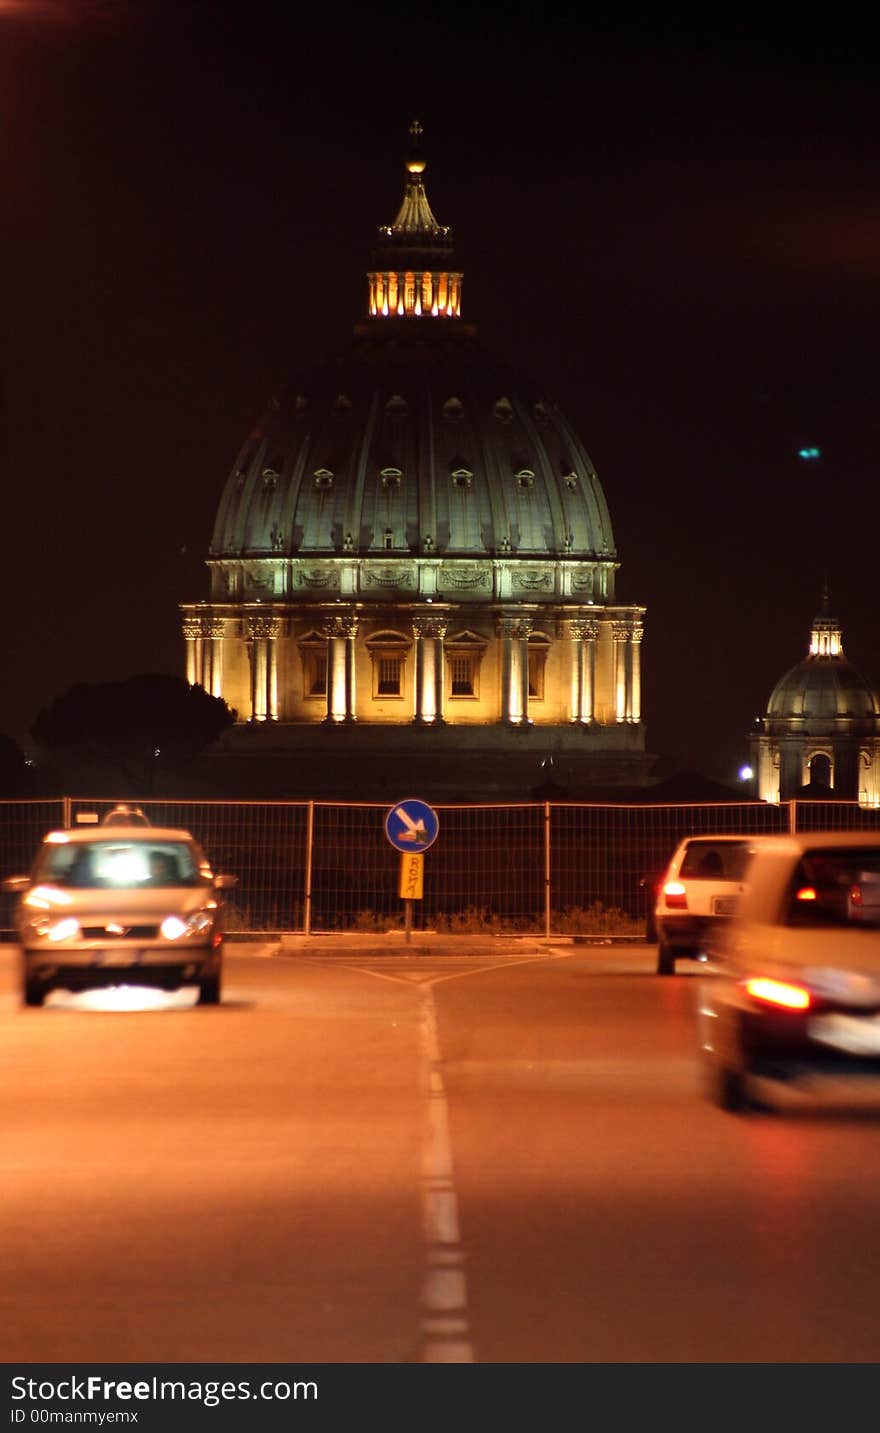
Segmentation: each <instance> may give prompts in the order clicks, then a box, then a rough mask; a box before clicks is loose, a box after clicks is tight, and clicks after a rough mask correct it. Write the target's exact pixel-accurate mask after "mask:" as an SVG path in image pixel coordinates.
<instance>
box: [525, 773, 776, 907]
mask: <svg viewBox="0 0 880 1433" xmlns="http://www.w3.org/2000/svg"><path fill="white" fill-rule="evenodd" d="M787 829H788V812H787V809H786V808H784V807H779V806H769V805H768V804H767V803H766V802H763V801H754V802H751V801H750V802H724V803H718V804H707V805H696V806H624V805H621V806H600V805H585V806H581V805H575V804H573V803H572V804H571V805H564V806H562V805H560V806H551V828H550V891H551V915H550V924H551V930H552V933H553V934H562V933H565V932H572V931H574V932H577V931H578V930H586V929H596V930H598V931H602V930H603V929H604V930H605V931H606V933H609V934H614V933H621V934H623V933H626V931H627V927H628V926H630V927H632V929H633V931H635V930H636V929H639V928H643V927H644V924H645V917H646V915H647V911H648V903H649V901H650V899H651V882H652V878H654V877H655V876H657V875H659V874H660V873H661V872H662V871H663V870H664V869H665V867H666V865H667V864H668V862H669V860H670V857H671V856H672V853H673V851H674V850H675V848H676V846H677V845H678V843H679V841H680V840H681V839H682V838H683V837H684V836H691V835H699V834H700V832H706V833H707V834H708V833H710V832H711V833H713V834H714V833H719V832H726V833H728V834H731V835H733V834H736V833H739V832H744V833H746V834H748V835H755V834H757V833H758V832H764V833H768V834H769V833H771V832H774V831H786V830H787Z"/></svg>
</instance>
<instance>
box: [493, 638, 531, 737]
mask: <svg viewBox="0 0 880 1433" xmlns="http://www.w3.org/2000/svg"><path fill="white" fill-rule="evenodd" d="M497 630H498V633H499V635H500V637H501V720H502V722H506V723H508V724H509V725H512V726H522V725H525V724H526V723H527V722H528V720H529V633H530V632H531V630H532V624H531V621H530V620H529V618H527V617H518V616H517V617H499V619H498V628H497Z"/></svg>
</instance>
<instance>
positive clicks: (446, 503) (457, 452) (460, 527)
mask: <svg viewBox="0 0 880 1433" xmlns="http://www.w3.org/2000/svg"><path fill="white" fill-rule="evenodd" d="M413 131H414V135H413V137H414V139H417V137H418V133H419V132H420V131H419V129H418V126H413ZM424 168H425V162H424V160H423V159H422V158H421V155H420V154H419V153H418V152H417V151H415V152H412V153H411V154H410V156H409V158H408V159H407V162H406V166H405V176H406V177H405V192H404V198H403V202H402V204H401V207H400V210H399V212H398V214H397V217H396V219H395V221H394V223H393V224H391V225H388V226H383V227H382V228H381V229H380V230H379V243H378V246H377V249H376V250H375V252H374V256H373V265H372V268H371V270H370V273H369V275H368V281H369V303H368V311H369V317H368V318H367V320H366V321H365V322H363V323H360V324H358V325H357V326H356V329H355V333H354V337H353V341H352V342H351V344H350V346H349V347H348V348H347V349H346V350H345V351H344V352H342V353H341V354H339V355H337V356H334V357H333V358H331V359H329V360H328V361H325V362H321V363H315V364H306V365H304V366H303V367H302V368H301V369H300V370H299V371H298V372H297V373H296V374H295V375H294V376H293V378H292V379H291V380H290V381H289V382H288V383H286V384H285V386H284V388H283V389H281V390H280V391H279V392H277V393H276V394H275V395H274V396H273V398H272V399H271V401H270V403H269V404H268V405H267V407H266V409H265V411H264V413H263V415H262V417H261V418H260V421H259V422H258V423H257V425H256V427H255V429H254V430H253V431H252V433H251V434H250V435H249V437H248V438H247V440H246V442H245V443H244V444H243V446H242V448H241V450H240V452H239V454H238V456H237V458H236V461H235V463H234V464H233V467H232V471H231V472H230V474H229V477H228V479H227V482H226V486H225V490H224V492H223V495H222V499H221V502H220V505H219V509H218V513H217V520H216V523H215V526H214V532H213V537H212V541H211V547H210V555H211V557H213V558H221V559H223V558H233V557H248V556H253V557H260V556H266V555H269V554H278V555H287V556H295V555H313V556H322V557H325V556H326V557H332V556H334V555H341V554H343V553H356V554H360V555H363V556H371V555H376V554H379V553H388V552H391V553H397V554H401V555H415V556H420V555H431V556H439V557H452V556H464V557H475V556H476V557H479V556H486V555H493V556H494V555H501V554H504V555H505V556H508V555H509V556H513V557H515V556H517V555H521V556H524V557H529V558H532V557H535V556H554V557H560V558H563V557H564V558H575V557H576V558H581V559H583V558H598V559H600V560H602V561H604V562H606V563H608V562H611V561H613V559H614V556H615V552H614V539H613V535H612V530H611V522H610V518H609V515H608V508H607V506H606V502H605V496H604V493H603V491H602V487H601V484H600V482H599V479H598V477H597V475H596V471H595V468H594V467H593V464H592V462H591V461H590V458H589V457H588V455H587V453H586V451H585V449H584V447H583V445H582V444H581V441H580V439H579V438H578V436H577V434H576V433H575V431H574V429H573V428H572V427H571V425H570V424H569V423H568V421H567V420H566V418H565V417H564V416H563V414H562V413H561V412H560V411H559V409H558V407H557V405H556V404H555V402H554V401H553V399H552V398H551V397H550V396H549V395H548V394H547V393H546V392H545V391H544V389H543V388H542V387H541V386H540V385H539V384H537V383H535V382H533V381H532V380H531V379H529V378H526V377H524V376H522V375H520V374H518V373H516V372H514V371H513V370H512V369H511V368H509V367H508V366H507V365H506V364H504V363H500V362H498V361H496V360H495V359H493V358H492V357H490V356H489V355H488V354H487V353H486V352H485V351H484V349H483V348H482V346H481V345H480V344H479V343H478V341H477V337H476V331H475V329H474V327H473V325H470V324H465V323H464V322H463V321H462V319H461V288H462V275H461V273H460V272H458V271H457V270H456V268H455V265H454V262H453V253H452V236H451V232H450V230H449V228H448V227H445V226H443V225H440V224H438V223H437V220H436V219H435V218H434V215H433V213H432V211H431V208H430V205H429V204H428V200H427V196H426V194H425V189H424V182H423V172H424ZM610 582H611V574H610V572H609V574H608V585H607V587H606V590H607V592H608V593H609V594H610V592H611V591H612V587H611V586H610Z"/></svg>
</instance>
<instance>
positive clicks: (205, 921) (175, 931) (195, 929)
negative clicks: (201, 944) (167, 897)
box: [159, 905, 217, 940]
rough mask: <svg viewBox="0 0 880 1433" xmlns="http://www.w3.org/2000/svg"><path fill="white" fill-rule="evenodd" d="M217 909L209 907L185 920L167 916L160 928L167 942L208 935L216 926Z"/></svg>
mask: <svg viewBox="0 0 880 1433" xmlns="http://www.w3.org/2000/svg"><path fill="white" fill-rule="evenodd" d="M216 915H217V907H216V905H214V906H208V907H206V908H205V909H204V910H200V911H196V912H195V913H194V914H193V915H191V916H188V917H187V919H186V920H183V919H182V918H181V917H180V916H166V917H165V919H164V920H163V922H162V924H161V926H160V927H159V929H160V931H161V933H162V935H164V937H165V939H166V940H181V939H182V938H183V937H184V936H193V935H208V934H209V933H210V931H211V929H212V927H213V925H214V920H215V917H216Z"/></svg>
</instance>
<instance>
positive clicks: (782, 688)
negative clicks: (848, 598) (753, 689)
mask: <svg viewBox="0 0 880 1433" xmlns="http://www.w3.org/2000/svg"><path fill="white" fill-rule="evenodd" d="M878 714H880V699H878V697H877V693H876V692H875V691H874V689H873V688H872V687H871V685H870V683H869V682H867V681H866V680H865V678H864V677H863V676H862V675H861V673H860V672H857V671H856V669H855V667H854V666H853V665H852V663H851V662H849V661H848V660H847V658H846V657H845V656H844V655H843V637H842V633H841V627H840V623H839V622H838V621H837V619H836V617H832V616H831V615H830V614H829V611H828V594H827V592H826V593H824V594H823V599H822V611H821V612H820V613H819V615H818V616H817V617H815V618H814V619H813V627H812V631H811V632H810V651H809V655H808V656H807V657H806V658H805V659H804V660H803V661H802V662H798V663H797V665H796V666H794V667H792V668H791V669H790V670H789V671H787V672H786V673H785V676H784V677H781V678H780V680H779V681H778V682H777V683H776V686H775V687H774V688H773V691H772V692H771V694H770V700H769V702H768V703H767V716H768V717H804V718H805V719H807V720H808V721H809V720H814V721H815V720H826V719H829V718H834V717H875V716H877V715H878Z"/></svg>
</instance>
